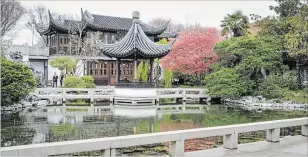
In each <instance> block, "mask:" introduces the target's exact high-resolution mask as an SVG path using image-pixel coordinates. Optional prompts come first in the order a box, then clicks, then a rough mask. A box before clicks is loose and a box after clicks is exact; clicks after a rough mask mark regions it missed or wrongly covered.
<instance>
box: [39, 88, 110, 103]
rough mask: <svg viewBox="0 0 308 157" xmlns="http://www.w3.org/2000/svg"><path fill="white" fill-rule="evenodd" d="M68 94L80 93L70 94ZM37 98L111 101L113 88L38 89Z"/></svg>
mask: <svg viewBox="0 0 308 157" xmlns="http://www.w3.org/2000/svg"><path fill="white" fill-rule="evenodd" d="M70 92H80V93H78V94H72V93H70ZM36 93H37V94H38V97H40V98H42V99H53V98H54V99H62V100H63V101H64V102H65V100H66V99H90V100H91V102H93V101H94V99H103V98H107V99H111V98H113V95H114V88H111V87H110V88H38V89H36Z"/></svg>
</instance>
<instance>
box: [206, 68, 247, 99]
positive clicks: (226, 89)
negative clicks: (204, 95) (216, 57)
mask: <svg viewBox="0 0 308 157" xmlns="http://www.w3.org/2000/svg"><path fill="white" fill-rule="evenodd" d="M205 84H206V88H207V89H208V90H209V95H210V96H212V97H220V98H238V97H240V96H241V95H242V93H244V89H243V87H242V85H241V82H240V79H239V74H237V73H236V71H235V70H234V69H230V68H222V69H220V70H219V71H217V72H214V73H212V74H210V75H208V76H206V78H205Z"/></svg>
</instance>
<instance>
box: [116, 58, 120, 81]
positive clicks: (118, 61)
mask: <svg viewBox="0 0 308 157" xmlns="http://www.w3.org/2000/svg"><path fill="white" fill-rule="evenodd" d="M120 64H121V59H120V58H117V75H116V76H117V83H120V75H121V74H120V70H121V68H120Z"/></svg>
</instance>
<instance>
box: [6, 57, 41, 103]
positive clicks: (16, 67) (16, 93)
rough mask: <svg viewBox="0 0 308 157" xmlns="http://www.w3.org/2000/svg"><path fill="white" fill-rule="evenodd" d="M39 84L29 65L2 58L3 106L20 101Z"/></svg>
mask: <svg viewBox="0 0 308 157" xmlns="http://www.w3.org/2000/svg"><path fill="white" fill-rule="evenodd" d="M36 86H37V81H36V78H35V77H34V75H33V73H32V71H31V70H30V68H29V67H27V66H24V65H23V64H21V63H14V62H11V61H9V60H7V59H5V58H1V106H9V105H13V104H14V103H18V102H19V101H20V100H22V99H23V98H25V97H26V96H27V95H28V94H29V93H30V92H31V91H33V90H34V89H35V88H36Z"/></svg>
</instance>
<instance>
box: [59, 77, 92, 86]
mask: <svg viewBox="0 0 308 157" xmlns="http://www.w3.org/2000/svg"><path fill="white" fill-rule="evenodd" d="M63 87H64V88H95V84H94V79H93V78H92V77H91V76H83V77H78V76H67V77H66V78H65V79H64V81H63Z"/></svg>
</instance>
